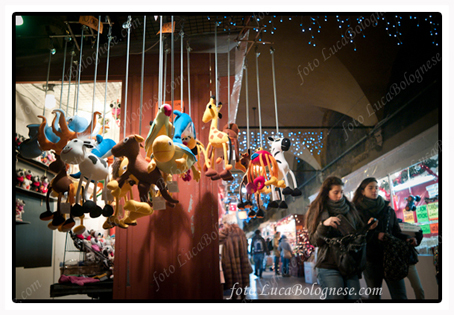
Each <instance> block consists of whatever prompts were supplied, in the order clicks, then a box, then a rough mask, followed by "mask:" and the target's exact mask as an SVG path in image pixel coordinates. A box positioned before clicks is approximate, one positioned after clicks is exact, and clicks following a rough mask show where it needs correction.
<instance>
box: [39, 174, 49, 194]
mask: <svg viewBox="0 0 454 315" xmlns="http://www.w3.org/2000/svg"><path fill="white" fill-rule="evenodd" d="M48 190H49V179H47V176H43V177H41V185H40V186H39V192H40V193H42V194H47V191H48Z"/></svg>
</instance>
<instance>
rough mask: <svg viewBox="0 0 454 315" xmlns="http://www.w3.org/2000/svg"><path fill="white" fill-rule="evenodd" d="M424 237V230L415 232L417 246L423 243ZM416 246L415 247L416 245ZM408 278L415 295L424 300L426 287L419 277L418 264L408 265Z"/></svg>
mask: <svg viewBox="0 0 454 315" xmlns="http://www.w3.org/2000/svg"><path fill="white" fill-rule="evenodd" d="M422 238H423V234H422V230H419V231H418V232H416V233H415V239H416V246H419V245H420V244H421V241H422ZM416 246H415V247H416ZM407 278H408V280H409V281H410V284H411V287H412V288H413V291H414V292H415V297H416V299H417V300H424V298H425V295H424V288H423V287H422V284H421V280H420V279H419V274H418V270H417V269H416V264H412V265H409V266H408V276H407Z"/></svg>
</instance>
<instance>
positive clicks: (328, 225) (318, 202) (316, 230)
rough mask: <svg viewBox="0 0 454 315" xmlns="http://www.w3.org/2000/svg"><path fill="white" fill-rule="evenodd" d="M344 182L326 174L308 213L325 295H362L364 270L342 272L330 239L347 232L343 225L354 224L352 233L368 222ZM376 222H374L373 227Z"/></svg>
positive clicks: (310, 231) (308, 225)
mask: <svg viewBox="0 0 454 315" xmlns="http://www.w3.org/2000/svg"><path fill="white" fill-rule="evenodd" d="M343 186H344V183H343V182H342V180H341V179H340V178H338V177H334V176H331V177H328V178H326V179H325V181H324V182H323V184H322V187H321V188H320V191H319V193H318V196H317V197H316V198H315V200H314V201H313V202H312V203H311V205H310V207H309V211H308V213H307V220H306V224H307V229H308V232H309V241H310V243H311V244H312V245H314V246H316V247H318V255H317V261H316V264H315V267H316V268H317V278H318V281H319V284H320V286H321V287H322V290H323V292H324V293H323V297H322V298H326V299H360V298H361V296H360V294H361V292H360V286H359V277H358V276H359V275H360V274H361V273H360V272H359V273H358V274H355V275H351V276H344V275H342V274H341V273H340V271H339V269H338V265H337V259H336V258H337V257H336V255H337V252H336V251H335V250H334V249H333V248H332V246H330V245H329V244H328V243H327V240H328V241H329V239H332V238H339V237H342V236H344V235H343V233H342V232H341V230H342V229H341V228H343V227H346V226H349V227H351V230H350V231H349V232H348V233H347V234H350V233H352V232H354V231H357V230H361V229H362V228H363V227H364V225H365V224H364V222H363V220H362V219H361V217H360V215H359V214H358V211H357V210H356V209H355V206H354V205H353V204H352V203H351V202H350V201H348V199H347V198H346V197H345V196H344V189H343ZM344 221H345V222H344ZM366 222H367V221H366ZM375 226H376V224H374V225H372V226H371V229H373V228H375ZM336 292H343V293H341V294H339V293H336ZM344 293H346V294H344Z"/></svg>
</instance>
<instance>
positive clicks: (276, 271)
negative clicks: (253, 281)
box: [273, 232, 281, 276]
mask: <svg viewBox="0 0 454 315" xmlns="http://www.w3.org/2000/svg"><path fill="white" fill-rule="evenodd" d="M280 238H281V232H276V233H275V234H274V238H273V254H274V274H275V275H276V276H279V275H280V274H281V273H280V272H279V260H280V257H281V252H280V251H279V240H280Z"/></svg>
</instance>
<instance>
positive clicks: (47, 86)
mask: <svg viewBox="0 0 454 315" xmlns="http://www.w3.org/2000/svg"><path fill="white" fill-rule="evenodd" d="M51 59H52V48H51V49H49V63H48V65H47V79H46V94H45V95H44V108H43V116H45V115H46V103H45V100H46V97H47V90H49V75H50V60H51Z"/></svg>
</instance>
